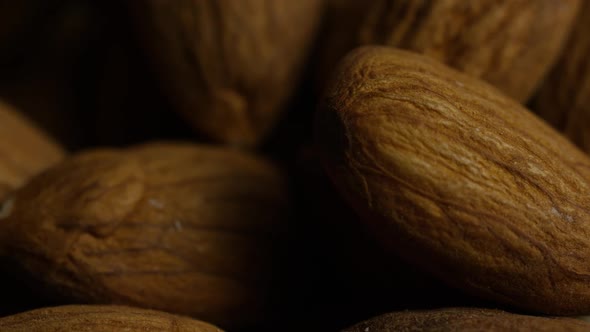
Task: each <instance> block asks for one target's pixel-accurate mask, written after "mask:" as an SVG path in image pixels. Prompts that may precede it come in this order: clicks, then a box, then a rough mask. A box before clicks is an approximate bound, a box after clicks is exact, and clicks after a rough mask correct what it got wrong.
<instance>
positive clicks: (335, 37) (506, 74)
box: [321, 0, 580, 101]
mask: <svg viewBox="0 0 590 332" xmlns="http://www.w3.org/2000/svg"><path fill="white" fill-rule="evenodd" d="M328 3H329V6H328V10H327V16H328V19H327V21H328V23H327V24H326V25H327V28H326V29H327V31H326V33H325V34H326V35H325V37H324V38H325V41H324V42H323V43H322V45H323V51H322V52H323V55H322V57H323V60H322V61H323V62H322V66H321V67H322V69H321V70H323V69H326V71H328V70H332V69H333V68H334V63H336V62H337V61H338V60H339V59H340V58H341V57H342V56H344V55H345V54H346V52H348V51H350V50H351V49H353V48H354V47H357V46H361V45H368V44H378V45H387V46H394V47H397V48H402V49H407V50H411V51H414V52H418V53H422V54H425V55H428V56H430V57H432V58H434V59H437V60H439V61H441V62H444V63H446V64H448V65H449V66H451V67H454V68H456V69H459V70H461V71H463V72H466V73H468V74H470V75H472V76H475V77H479V78H482V79H483V80H485V81H487V82H489V83H491V84H492V85H494V86H496V87H497V88H499V89H500V90H502V91H504V92H505V93H506V94H508V95H509V96H512V97H513V98H515V99H517V100H519V101H526V100H527V99H528V98H529V97H530V95H531V94H532V92H533V91H534V89H535V88H536V87H537V86H538V84H539V83H540V81H541V80H542V79H543V77H544V76H545V74H546V73H547V71H548V70H549V68H550V67H551V65H552V64H553V63H554V62H555V60H556V59H557V56H558V55H559V52H560V50H561V48H562V46H563V44H564V41H565V40H566V38H567V34H568V32H569V31H570V27H571V25H572V23H573V21H574V18H575V15H576V11H577V9H578V6H579V3H580V1H578V0H537V1H529V0H478V1H464V0H437V1H423V0H406V1H397V0H370V1H355V0H332V1H329V2H328ZM343 30H344V31H345V32H342V31H343Z"/></svg>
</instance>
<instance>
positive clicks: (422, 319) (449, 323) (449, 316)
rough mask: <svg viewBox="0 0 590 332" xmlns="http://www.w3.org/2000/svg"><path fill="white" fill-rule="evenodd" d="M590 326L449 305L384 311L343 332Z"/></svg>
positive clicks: (584, 328)
mask: <svg viewBox="0 0 590 332" xmlns="http://www.w3.org/2000/svg"><path fill="white" fill-rule="evenodd" d="M589 330H590V323H587V322H584V321H581V320H577V319H572V318H553V317H534V316H525V315H517V314H511V313H508V312H505V311H500V310H491V309H477V308H449V309H440V310H432V311H404V312H394V313H389V314H385V315H382V316H379V317H375V318H372V319H370V320H368V321H366V322H362V323H359V324H357V325H355V326H353V327H350V328H348V329H345V330H344V331H343V332H388V331H398V332H406V331H407V332H409V331H412V332H420V331H424V332H426V331H431V332H434V331H440V332H442V331H449V332H451V331H453V332H461V331H547V332H551V331H569V332H577V331H579V332H584V331H589Z"/></svg>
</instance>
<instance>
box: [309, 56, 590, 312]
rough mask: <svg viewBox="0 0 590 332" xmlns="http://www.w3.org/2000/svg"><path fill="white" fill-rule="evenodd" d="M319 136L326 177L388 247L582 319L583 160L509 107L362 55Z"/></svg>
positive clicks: (463, 81)
mask: <svg viewBox="0 0 590 332" xmlns="http://www.w3.org/2000/svg"><path fill="white" fill-rule="evenodd" d="M316 131H317V133H316V135H317V143H318V145H319V148H320V150H321V156H322V158H323V163H324V165H325V167H326V168H327V170H328V173H329V174H330V176H331V177H332V180H333V182H334V183H335V185H336V186H337V187H338V188H339V189H340V191H341V192H342V193H343V194H344V195H345V196H346V198H347V200H348V201H349V202H350V203H351V204H352V205H353V207H354V208H355V209H356V210H357V212H358V213H359V214H360V215H361V216H362V217H363V218H364V220H365V221H366V222H367V223H368V224H369V225H370V226H371V227H373V228H374V231H375V235H376V236H377V237H379V239H380V241H381V243H382V244H383V245H384V246H385V247H386V248H388V249H389V250H392V251H393V252H395V253H396V254H397V255H400V256H402V257H404V258H405V259H406V260H408V261H409V262H412V263H413V264H416V265H418V266H421V267H422V268H424V269H426V270H428V271H430V272H431V273H433V274H434V275H437V276H439V277H440V278H442V279H444V280H445V281H447V282H448V283H450V284H452V285H455V286H457V287H460V288H464V289H466V290H468V291H470V292H471V293H474V294H477V295H479V296H481V297H485V298H488V299H492V300H495V301H498V302H501V303H504V304H509V305H513V306H517V307H520V308H526V309H530V310H535V311H538V312H545V313H550V314H567V313H571V314H576V313H578V314H583V313H588V312H590V283H589V282H588V281H589V280H590V265H589V264H588V259H589V258H590V240H589V238H590V210H589V209H588V208H587V207H588V206H590V181H589V179H590V160H589V159H588V157H587V156H586V155H585V154H584V153H582V152H581V151H579V150H578V149H577V148H576V147H574V146H573V145H572V144H571V143H570V142H569V141H568V140H567V139H566V138H564V137H563V136H561V135H560V134H559V133H558V132H556V131H555V130H554V129H552V128H550V127H549V126H548V125H547V124H546V123H545V122H543V121H541V120H540V119H538V118H537V117H536V116H534V115H533V114H532V113H530V112H529V111H528V110H526V109H525V108H523V107H522V106H520V105H519V104H518V103H517V102H515V101H513V100H511V99H510V98H508V97H505V96H504V95H502V94H501V93H500V92H499V91H497V90H496V89H494V88H493V87H492V86H490V85H488V84H486V83H483V82H481V81H479V80H477V79H474V78H471V77H470V76H467V75H464V74H461V73H459V72H457V71H455V70H453V69H450V68H449V67H446V66H445V65H443V64H441V63H439V62H437V61H435V60H432V59H430V58H428V57H425V56H421V55H418V54H413V53H409V52H405V51H400V50H395V49H389V48H381V47H367V48H361V49H358V50H356V51H354V52H352V53H351V54H350V55H349V56H347V58H346V59H345V60H344V61H343V63H342V64H341V65H340V67H339V69H338V75H337V76H336V78H335V80H334V81H333V83H332V85H331V86H330V88H329V89H328V93H327V95H326V98H325V100H324V102H323V104H322V105H321V107H320V111H319V114H318V123H317V128H316Z"/></svg>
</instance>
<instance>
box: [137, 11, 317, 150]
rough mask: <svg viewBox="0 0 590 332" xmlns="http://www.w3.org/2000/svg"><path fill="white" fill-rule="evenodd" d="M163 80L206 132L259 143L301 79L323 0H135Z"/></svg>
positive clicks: (231, 140) (144, 35) (220, 138)
mask: <svg viewBox="0 0 590 332" xmlns="http://www.w3.org/2000/svg"><path fill="white" fill-rule="evenodd" d="M132 10H133V12H134V16H136V18H137V21H138V23H139V24H138V25H139V28H140V33H141V34H142V36H141V37H142V39H143V40H144V42H145V44H146V47H147V49H148V50H149V52H150V53H151V54H153V62H154V65H155V68H156V69H157V71H158V72H159V74H160V77H161V78H162V80H163V87H164V88H165V89H166V90H167V91H168V92H169V95H170V96H171V98H172V99H173V101H175V102H176V105H177V108H178V110H179V111H180V112H181V113H182V114H184V115H185V117H186V119H187V120H188V121H189V122H190V123H191V124H192V125H193V126H194V127H195V128H196V129H197V130H198V131H199V132H201V133H202V134H205V135H207V136H208V137H210V138H212V139H215V140H217V141H221V142H227V143H232V144H237V145H254V144H256V143H257V142H258V141H260V140H261V139H262V138H263V137H264V136H265V135H266V134H267V133H268V132H269V130H270V129H271V128H272V127H273V125H274V123H275V122H276V121H277V119H278V116H279V114H280V110H281V108H282V106H283V103H284V102H285V100H286V98H288V97H289V95H290V94H291V92H292V90H293V88H294V86H295V83H296V82H297V76H298V72H299V70H300V68H301V66H302V64H303V61H304V60H305V58H306V56H307V49H308V47H309V46H310V44H311V42H312V40H313V38H314V35H315V34H314V32H315V30H316V26H317V23H318V20H319V16H320V11H321V1H320V0H299V1H291V0H240V1H234V0H214V1H211V0H207V1H201V0H177V1H157V0H148V1H136V2H134V3H133V6H132Z"/></svg>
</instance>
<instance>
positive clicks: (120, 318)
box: [0, 305, 222, 332]
mask: <svg viewBox="0 0 590 332" xmlns="http://www.w3.org/2000/svg"><path fill="white" fill-rule="evenodd" d="M0 330H2V331H3V332H48V331H51V332H71V331H87V332H123V331H125V332H222V331H221V330H220V329H219V328H217V327H215V326H213V325H210V324H207V323H204V322H200V321H198V320H194V319H190V318H186V317H182V316H175V315H171V314H167V313H164V312H159V311H154V310H146V309H138V308H130V307H123V306H100V305H69V306H61V307H52V308H43V309H36V310H32V311H28V312H25V313H21V314H17V315H13V316H9V317H4V318H0Z"/></svg>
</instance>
